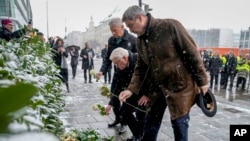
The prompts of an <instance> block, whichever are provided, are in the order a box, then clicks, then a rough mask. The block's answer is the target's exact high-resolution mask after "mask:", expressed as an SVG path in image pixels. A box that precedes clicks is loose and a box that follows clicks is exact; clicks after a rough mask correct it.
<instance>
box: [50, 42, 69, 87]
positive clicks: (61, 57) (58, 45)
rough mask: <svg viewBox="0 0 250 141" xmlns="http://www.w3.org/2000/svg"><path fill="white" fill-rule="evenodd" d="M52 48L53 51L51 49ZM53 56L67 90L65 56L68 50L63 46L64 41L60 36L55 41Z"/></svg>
mask: <svg viewBox="0 0 250 141" xmlns="http://www.w3.org/2000/svg"><path fill="white" fill-rule="evenodd" d="M53 50H54V51H53ZM53 50H52V51H53V52H54V56H53V59H54V61H55V63H56V65H57V66H58V67H59V68H60V72H59V74H60V75H61V77H60V78H61V80H62V81H63V82H64V83H65V85H66V88H67V91H68V92H70V91H69V83H68V77H69V75H68V65H67V62H66V58H67V57H68V52H67V51H66V50H65V48H64V41H63V39H62V38H58V39H57V40H56V42H55V47H54V48H53Z"/></svg>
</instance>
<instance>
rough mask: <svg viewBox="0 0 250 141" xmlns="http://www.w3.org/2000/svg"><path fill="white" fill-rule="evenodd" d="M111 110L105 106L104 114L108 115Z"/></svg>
mask: <svg viewBox="0 0 250 141" xmlns="http://www.w3.org/2000/svg"><path fill="white" fill-rule="evenodd" d="M111 108H112V106H111V105H107V106H106V107H105V113H106V115H109V114H110V111H111Z"/></svg>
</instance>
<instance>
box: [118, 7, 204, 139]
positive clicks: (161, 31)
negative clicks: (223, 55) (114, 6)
mask: <svg viewBox="0 0 250 141" xmlns="http://www.w3.org/2000/svg"><path fill="white" fill-rule="evenodd" d="M122 21H123V22H125V24H126V25H127V27H128V28H129V29H130V31H131V32H133V33H135V34H137V35H138V38H137V46H136V47H137V51H138V57H137V62H136V67H135V70H134V73H133V76H132V79H131V82H130V84H129V86H128V87H127V89H126V90H125V91H122V92H121V93H120V95H119V99H120V100H121V101H126V99H127V98H129V97H131V96H132V95H133V94H139V91H140V90H141V89H146V90H148V97H149V106H148V108H149V112H148V114H147V116H146V123H145V128H144V136H143V139H142V141H156V140H157V135H158V131H159V129H160V126H161V122H162V118H163V115H164V112H165V109H166V106H168V109H169V113H170V119H171V124H172V128H173V132H174V138H175V140H176V141H187V140H188V127H189V124H188V122H189V120H190V117H189V112H190V110H191V107H192V106H193V105H194V104H195V97H196V95H197V94H199V93H200V92H201V93H203V94H206V93H207V91H208V80H207V79H208V78H207V74H206V69H205V67H204V65H203V62H202V59H201V56H200V53H199V52H198V50H197V46H196V44H195V42H194V40H193V39H192V37H191V36H190V35H189V34H188V32H187V30H186V29H185V28H184V27H183V25H182V24H181V23H180V22H179V21H177V20H175V19H155V18H154V17H152V16H151V14H150V13H146V12H145V11H144V10H142V8H141V7H139V6H137V5H136V6H131V7H129V8H128V9H127V10H126V11H125V12H124V13H123V17H122ZM143 77H144V79H145V81H142V78H143ZM145 82H147V83H148V84H145Z"/></svg>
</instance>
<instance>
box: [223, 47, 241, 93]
mask: <svg viewBox="0 0 250 141" xmlns="http://www.w3.org/2000/svg"><path fill="white" fill-rule="evenodd" d="M236 66H237V59H236V57H235V56H234V52H233V51H232V50H230V51H229V55H228V58H227V62H226V64H225V72H226V75H225V84H224V87H223V88H222V89H226V88H227V85H228V77H229V79H230V84H229V88H228V90H232V88H233V82H234V77H235V74H236Z"/></svg>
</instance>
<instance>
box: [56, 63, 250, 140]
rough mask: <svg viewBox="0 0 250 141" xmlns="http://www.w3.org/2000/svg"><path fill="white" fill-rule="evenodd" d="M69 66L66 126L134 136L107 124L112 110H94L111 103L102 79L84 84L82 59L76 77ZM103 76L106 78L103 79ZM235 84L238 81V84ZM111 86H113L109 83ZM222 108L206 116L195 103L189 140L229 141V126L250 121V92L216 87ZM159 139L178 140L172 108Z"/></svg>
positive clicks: (191, 113) (111, 118)
mask: <svg viewBox="0 0 250 141" xmlns="http://www.w3.org/2000/svg"><path fill="white" fill-rule="evenodd" d="M101 63H102V60H101V59H96V60H95V70H96V72H97V71H98V70H99V69H100V65H101ZM71 74H72V73H71V68H69V85H70V91H71V92H70V93H67V92H66V89H65V86H63V90H64V91H65V93H66V97H65V100H66V106H65V108H64V112H62V114H61V115H60V117H61V119H62V120H63V121H64V123H65V127H66V128H78V129H80V128H82V129H87V128H91V129H95V130H96V131H98V132H99V133H100V134H101V136H104V137H108V136H114V140H115V141H124V140H126V138H128V137H130V136H131V132H130V131H129V130H128V131H127V132H126V133H124V134H122V135H118V129H119V125H118V126H117V127H115V128H108V127H107V124H108V123H111V122H112V121H113V120H114V115H113V113H112V112H111V114H110V115H109V116H102V115H100V114H99V113H98V112H97V111H94V110H93V109H92V106H93V105H95V104H101V105H107V103H108V100H109V99H108V98H106V97H104V96H102V95H101V94H100V91H99V87H100V86H101V85H103V84H102V83H100V82H95V81H93V83H84V80H83V71H82V70H81V62H79V65H78V70H77V77H76V78H75V79H72V75H71ZM102 79H103V78H102ZM234 86H235V84H234ZM107 87H108V88H109V87H110V85H109V84H108V85H107ZM212 91H213V92H214V94H215V97H216V100H217V105H218V111H217V114H216V115H215V116H214V117H212V118H211V117H206V116H205V115H204V114H203V113H202V111H201V110H200V108H199V107H198V106H196V105H194V106H193V107H192V109H191V111H190V122H189V137H188V138H189V140H190V141H211V140H215V141H229V129H230V128H229V126H230V125H233V124H248V125H249V124H250V108H249V107H250V91H249V92H244V93H241V92H238V91H237V90H236V88H235V87H234V88H233V90H232V91H229V90H225V89H218V88H217V89H216V88H213V89H212ZM157 141H174V137H173V130H172V127H171V122H170V119H169V113H168V110H166V111H165V115H164V118H163V121H162V125H161V128H160V131H159V134H158V139H157Z"/></svg>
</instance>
